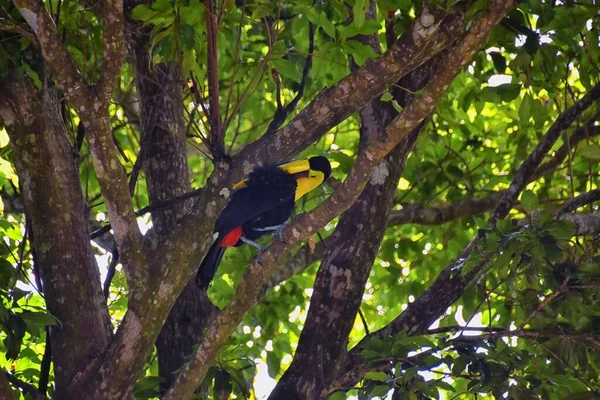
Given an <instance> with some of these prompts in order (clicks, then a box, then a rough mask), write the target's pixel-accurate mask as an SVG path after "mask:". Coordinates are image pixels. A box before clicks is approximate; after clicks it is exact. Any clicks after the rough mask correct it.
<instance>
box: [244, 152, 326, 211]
mask: <svg viewBox="0 0 600 400" xmlns="http://www.w3.org/2000/svg"><path fill="white" fill-rule="evenodd" d="M277 167H278V168H280V169H281V170H283V171H285V172H287V173H288V174H290V175H293V176H294V178H295V179H296V183H297V187H296V195H295V200H296V201H298V199H300V197H302V196H304V195H305V194H306V193H308V192H310V191H311V190H313V189H315V188H316V187H318V186H319V185H320V184H321V183H323V182H324V181H325V180H326V179H327V178H329V176H330V175H331V164H330V163H329V160H328V159H327V158H326V157H323V156H314V157H310V158H304V159H302V160H297V161H292V162H289V163H285V164H281V165H278V166H277ZM247 181H248V179H244V180H242V181H239V182H238V183H236V184H235V185H233V189H234V190H237V189H240V188H242V187H244V186H246V183H247Z"/></svg>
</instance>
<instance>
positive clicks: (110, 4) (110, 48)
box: [97, 0, 125, 104]
mask: <svg viewBox="0 0 600 400" xmlns="http://www.w3.org/2000/svg"><path fill="white" fill-rule="evenodd" d="M123 25H124V15H123V0H104V31H103V39H104V44H103V46H104V47H103V51H102V77H101V78H100V81H99V82H98V86H97V94H98V95H100V98H101V99H102V103H103V104H108V101H109V100H110V98H111V96H112V92H113V85H114V83H115V79H116V78H117V76H118V74H119V72H120V71H121V66H122V65H123V57H124V56H125V42H124V38H123Z"/></svg>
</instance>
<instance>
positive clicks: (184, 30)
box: [181, 24, 196, 50]
mask: <svg viewBox="0 0 600 400" xmlns="http://www.w3.org/2000/svg"><path fill="white" fill-rule="evenodd" d="M181 39H182V41H183V46H184V48H185V49H187V50H192V49H193V48H194V46H195V44H196V33H195V32H194V27H193V26H191V25H188V24H183V25H181Z"/></svg>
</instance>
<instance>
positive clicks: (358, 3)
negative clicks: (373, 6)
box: [352, 0, 369, 28]
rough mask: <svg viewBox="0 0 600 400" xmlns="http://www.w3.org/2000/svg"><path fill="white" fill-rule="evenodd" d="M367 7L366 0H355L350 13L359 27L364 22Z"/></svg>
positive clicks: (367, 2)
mask: <svg viewBox="0 0 600 400" xmlns="http://www.w3.org/2000/svg"><path fill="white" fill-rule="evenodd" d="M368 8H369V1H368V0H355V2H354V7H352V13H353V15H354V23H355V24H356V27H358V28H360V27H361V26H362V25H363V24H364V23H365V14H366V13H367V10H368Z"/></svg>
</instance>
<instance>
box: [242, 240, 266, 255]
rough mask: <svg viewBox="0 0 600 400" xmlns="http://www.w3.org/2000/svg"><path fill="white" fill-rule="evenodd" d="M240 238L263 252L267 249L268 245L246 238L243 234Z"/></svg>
mask: <svg viewBox="0 0 600 400" xmlns="http://www.w3.org/2000/svg"><path fill="white" fill-rule="evenodd" d="M240 240H241V241H242V242H244V243H246V244H249V245H250V246H252V247H255V248H256V249H258V251H260V252H261V253H262V252H263V251H265V249H266V247H265V246H263V245H262V244H259V243H256V242H255V241H254V240H250V239H246V238H245V237H243V236H241V237H240Z"/></svg>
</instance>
